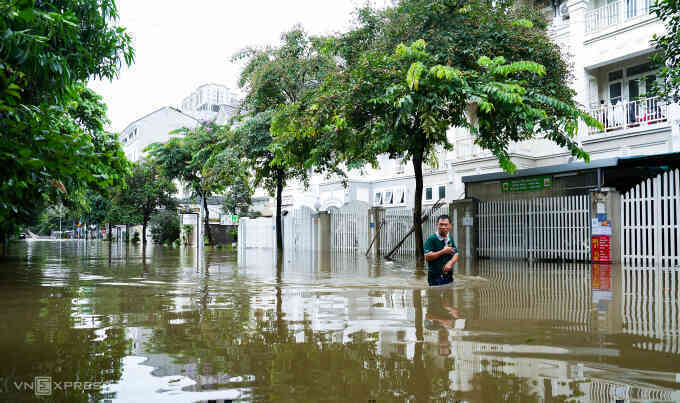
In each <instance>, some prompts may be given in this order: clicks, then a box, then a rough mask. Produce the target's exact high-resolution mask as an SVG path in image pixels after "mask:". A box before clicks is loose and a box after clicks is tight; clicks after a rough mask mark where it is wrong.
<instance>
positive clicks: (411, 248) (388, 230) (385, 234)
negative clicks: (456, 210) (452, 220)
mask: <svg viewBox="0 0 680 403" xmlns="http://www.w3.org/2000/svg"><path fill="white" fill-rule="evenodd" d="M425 211H427V210H425ZM448 213H449V205H448V203H445V204H444V205H443V206H440V207H439V208H437V209H435V210H434V211H432V212H431V213H430V215H429V217H428V219H427V220H426V221H425V222H423V223H422V228H423V241H425V239H426V238H427V236H429V235H430V234H433V233H435V232H436V231H437V217H438V216H440V215H441V214H448ZM384 218H385V222H384V224H383V225H382V226H381V227H380V253H381V254H383V255H384V254H386V253H388V252H389V251H391V250H392V248H394V247H395V246H396V245H397V243H399V241H401V240H402V238H403V237H404V235H406V234H407V233H408V231H409V230H410V229H411V228H412V227H413V209H412V208H409V207H399V208H390V209H386V210H385V215H384ZM376 225H378V226H380V223H376ZM415 245H416V244H415V235H414V234H413V233H411V235H409V236H408V238H407V239H406V241H404V243H403V244H402V245H401V247H400V248H399V249H398V250H397V251H396V253H395V255H396V256H400V255H402V256H403V255H406V254H413V253H415V250H416V247H415ZM459 246H460V245H459Z"/></svg>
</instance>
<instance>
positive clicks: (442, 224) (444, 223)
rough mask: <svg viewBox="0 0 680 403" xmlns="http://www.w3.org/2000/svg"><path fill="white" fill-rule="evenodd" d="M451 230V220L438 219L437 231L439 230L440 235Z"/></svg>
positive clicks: (444, 234)
mask: <svg viewBox="0 0 680 403" xmlns="http://www.w3.org/2000/svg"><path fill="white" fill-rule="evenodd" d="M449 230H451V222H450V221H449V220H447V219H445V218H442V219H440V220H439V221H437V231H438V232H439V235H441V236H446V234H448V233H449Z"/></svg>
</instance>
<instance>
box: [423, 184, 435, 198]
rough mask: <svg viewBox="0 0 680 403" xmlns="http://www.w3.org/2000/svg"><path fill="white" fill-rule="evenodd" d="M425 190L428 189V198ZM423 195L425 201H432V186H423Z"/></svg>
mask: <svg viewBox="0 0 680 403" xmlns="http://www.w3.org/2000/svg"><path fill="white" fill-rule="evenodd" d="M427 189H430V198H429V199H428V198H427ZM423 193H425V194H424V195H423V196H424V198H425V201H433V200H432V199H433V198H434V189H433V188H432V186H425V189H423Z"/></svg>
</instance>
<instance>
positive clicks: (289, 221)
mask: <svg viewBox="0 0 680 403" xmlns="http://www.w3.org/2000/svg"><path fill="white" fill-rule="evenodd" d="M283 219H284V220H283V249H284V250H285V249H293V250H314V249H316V247H315V245H314V241H315V239H316V237H315V236H314V235H315V232H314V230H315V228H316V227H315V226H314V210H312V209H311V208H309V207H307V206H302V207H299V208H296V209H295V210H293V212H292V213H290V214H288V215H287V216H285V217H283Z"/></svg>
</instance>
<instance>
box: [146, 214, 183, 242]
mask: <svg viewBox="0 0 680 403" xmlns="http://www.w3.org/2000/svg"><path fill="white" fill-rule="evenodd" d="M179 228H180V227H179V216H178V215H177V213H175V212H174V211H170V210H165V211H161V212H159V213H158V214H156V215H154V216H153V217H151V237H152V238H153V241H154V242H155V243H160V244H171V243H173V242H175V241H176V240H178V239H179Z"/></svg>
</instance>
